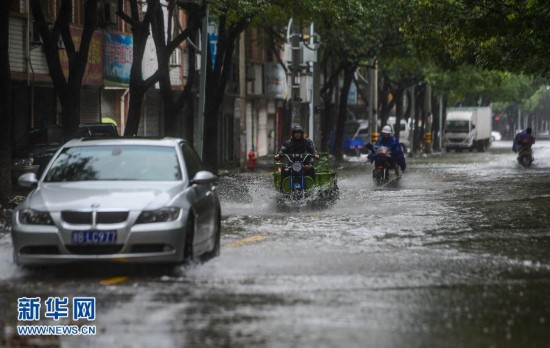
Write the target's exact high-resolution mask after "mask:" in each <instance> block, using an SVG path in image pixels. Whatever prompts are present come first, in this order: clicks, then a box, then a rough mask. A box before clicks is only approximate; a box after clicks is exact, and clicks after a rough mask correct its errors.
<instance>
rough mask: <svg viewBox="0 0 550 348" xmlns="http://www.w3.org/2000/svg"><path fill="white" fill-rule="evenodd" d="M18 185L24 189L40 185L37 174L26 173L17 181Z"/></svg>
mask: <svg viewBox="0 0 550 348" xmlns="http://www.w3.org/2000/svg"><path fill="white" fill-rule="evenodd" d="M17 183H18V184H19V186H22V187H29V188H35V187H36V186H37V185H38V179H37V177H36V173H25V174H23V175H21V176H20V177H19V178H18V179H17Z"/></svg>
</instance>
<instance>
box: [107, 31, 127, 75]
mask: <svg viewBox="0 0 550 348" xmlns="http://www.w3.org/2000/svg"><path fill="white" fill-rule="evenodd" d="M104 40H105V48H104V60H105V70H104V78H105V85H107V86H127V85H128V84H129V83H130V69H131V66H132V45H133V37H132V36H131V35H126V34H117V33H105V36H104Z"/></svg>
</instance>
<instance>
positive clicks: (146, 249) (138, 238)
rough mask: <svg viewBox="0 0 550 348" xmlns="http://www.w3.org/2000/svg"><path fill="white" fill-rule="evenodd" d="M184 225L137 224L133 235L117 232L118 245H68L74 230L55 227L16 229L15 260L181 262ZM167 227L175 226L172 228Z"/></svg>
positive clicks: (40, 262) (35, 262)
mask: <svg viewBox="0 0 550 348" xmlns="http://www.w3.org/2000/svg"><path fill="white" fill-rule="evenodd" d="M183 222H185V221H178V223H176V222H171V223H152V224H141V225H135V226H134V227H133V228H132V229H131V230H130V231H129V232H126V231H125V230H124V229H117V236H118V237H120V238H118V237H117V239H118V241H117V242H114V243H101V244H73V243H72V242H67V240H69V239H68V238H67V236H68V235H70V233H71V231H59V230H57V228H56V227H55V226H28V225H20V226H14V228H13V230H12V240H13V252H14V261H15V262H16V263H17V264H20V265H47V264H60V263H71V262H86V261H111V262H122V263H124V262H127V263H174V262H181V261H182V260H183V249H184V248H183V243H184V242H183V241H184V239H185V228H183V226H185V224H183ZM167 225H171V226H170V228H167V227H168V226H167ZM21 227H22V228H21ZM33 227H34V229H31V228H33ZM37 227H38V228H37Z"/></svg>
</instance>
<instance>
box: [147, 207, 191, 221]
mask: <svg viewBox="0 0 550 348" xmlns="http://www.w3.org/2000/svg"><path fill="white" fill-rule="evenodd" d="M180 210H181V209H180V208H176V207H169V208H162V209H158V210H149V211H144V212H142V213H141V214H140V215H139V217H138V219H137V221H136V223H137V224H150V223H154V222H168V221H174V220H176V219H177V218H178V216H179V215H180Z"/></svg>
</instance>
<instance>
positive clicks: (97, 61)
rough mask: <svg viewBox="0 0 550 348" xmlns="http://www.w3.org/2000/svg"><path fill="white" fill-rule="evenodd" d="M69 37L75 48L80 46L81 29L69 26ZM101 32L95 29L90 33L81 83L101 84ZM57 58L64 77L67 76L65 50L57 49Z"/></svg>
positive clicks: (67, 68)
mask: <svg viewBox="0 0 550 348" xmlns="http://www.w3.org/2000/svg"><path fill="white" fill-rule="evenodd" d="M70 30H71V37H72V39H73V42H74V46H75V50H77V51H78V49H79V48H80V40H81V38H82V29H80V28H75V27H71V29H70ZM102 48H103V33H102V32H99V31H96V32H94V33H93V35H92V40H91V41H90V48H89V52H88V64H86V70H85V71H84V80H83V84H84V85H88V86H101V85H102V84H103V54H102V53H103V52H102ZM59 60H60V61H61V68H62V69H63V73H64V74H65V77H68V76H69V59H68V58H67V51H66V50H63V49H61V50H59Z"/></svg>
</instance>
